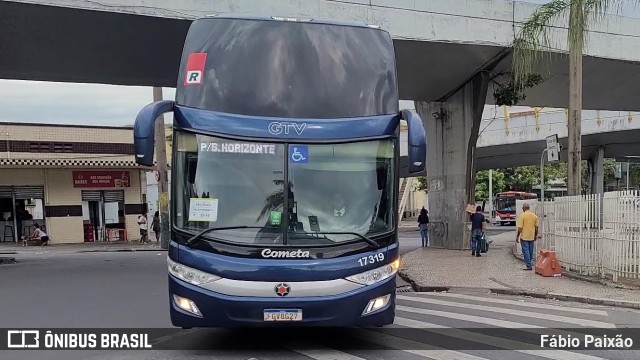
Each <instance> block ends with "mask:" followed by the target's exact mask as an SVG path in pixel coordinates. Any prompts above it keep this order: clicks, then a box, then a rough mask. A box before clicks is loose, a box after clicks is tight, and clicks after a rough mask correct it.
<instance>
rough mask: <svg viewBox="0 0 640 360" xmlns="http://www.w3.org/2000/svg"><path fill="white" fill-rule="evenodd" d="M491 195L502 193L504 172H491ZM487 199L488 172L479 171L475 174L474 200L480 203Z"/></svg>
mask: <svg viewBox="0 0 640 360" xmlns="http://www.w3.org/2000/svg"><path fill="white" fill-rule="evenodd" d="M492 178H493V179H492V187H493V194H497V193H499V192H502V191H504V189H505V180H504V172H502V171H499V170H497V171H493V174H492ZM488 198H489V170H483V171H479V172H478V173H477V174H476V200H478V201H482V200H486V199H488Z"/></svg>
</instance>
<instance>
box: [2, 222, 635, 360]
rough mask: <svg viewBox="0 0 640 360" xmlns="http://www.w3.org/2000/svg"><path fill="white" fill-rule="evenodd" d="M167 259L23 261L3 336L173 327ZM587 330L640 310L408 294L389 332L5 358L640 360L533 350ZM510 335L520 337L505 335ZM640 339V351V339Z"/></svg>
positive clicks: (162, 342)
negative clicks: (558, 332)
mask: <svg viewBox="0 0 640 360" xmlns="http://www.w3.org/2000/svg"><path fill="white" fill-rule="evenodd" d="M401 246H402V247H403V251H409V250H410V249H411V248H412V247H413V248H415V247H418V246H420V240H419V236H418V234H417V233H416V234H415V235H414V234H413V233H408V234H402V238H401ZM165 259H166V253H164V252H137V253H82V254H70V255H52V256H51V255H50V256H49V257H47V258H43V257H42V255H20V256H19V257H18V260H19V263H18V264H11V265H0V287H1V290H0V294H1V296H0V299H1V300H0V301H1V304H2V305H0V328H41V327H47V328H57V327H65V328H171V323H170V320H169V317H168V306H169V305H168V300H167V281H166V276H167V275H166V262H165V261H166V260H165ZM583 326H587V327H598V328H605V327H612V326H614V327H616V326H617V327H622V326H634V327H640V312H638V311H633V310H625V309H612V308H604V307H595V306H588V305H584V304H577V303H563V302H553V301H548V300H538V299H529V298H516V297H505V296H496V295H489V294H486V293H484V292H477V293H469V292H467V293H423V294H418V293H411V292H399V293H398V307H397V317H396V324H394V326H392V327H389V328H383V329H378V328H376V329H308V330H295V331H290V330H255V331H247V330H236V331H228V330H210V329H195V330H188V331H184V330H180V329H168V330H166V331H165V332H166V333H167V334H168V335H166V336H164V337H162V338H153V339H152V342H153V349H151V350H144V351H102V352H98V351H60V350H59V351H47V352H34V351H4V352H0V358H1V359H3V360H9V359H53V360H55V359H60V360H74V359H89V360H99V359H205V358H217V359H221V358H223V359H242V360H245V359H251V358H253V359H318V360H325V359H327V360H328V359H425V358H427V359H476V360H477V359H505V360H506V359H508V360H519V359H523V360H524V359H538V358H540V359H566V360H571V359H597V358H604V359H638V358H640V352H637V351H625V352H622V351H620V352H603V351H599V352H577V351H572V352H557V351H552V352H542V351H538V350H533V351H531V350H526V349H527V346H526V345H524V344H523V343H527V342H531V341H533V342H535V343H536V344H537V342H538V341H539V337H540V333H548V332H549V331H550V330H548V329H546V328H551V327H555V328H558V327H563V328H577V327H583ZM487 327H491V328H489V329H487ZM481 328H484V330H481ZM505 328H507V329H518V330H508V334H507V335H505V334H503V333H502V332H501V330H504V329H505ZM3 336H4V335H3ZM505 336H509V338H510V339H511V340H512V342H505V339H504V337H505ZM634 340H635V342H636V343H638V344H640V338H638V339H634ZM513 341H517V342H516V343H515V344H514V343H513ZM483 344H485V345H483ZM487 346H488V347H487ZM445 348H446V349H449V350H445ZM500 348H503V349H515V350H517V351H505V350H496V349H500ZM165 349H166V350H165ZM176 349H177V350H176ZM221 349H226V350H221ZM585 354H589V356H586V355H585Z"/></svg>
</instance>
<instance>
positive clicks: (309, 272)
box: [169, 242, 398, 282]
mask: <svg viewBox="0 0 640 360" xmlns="http://www.w3.org/2000/svg"><path fill="white" fill-rule="evenodd" d="M171 244H172V247H174V246H178V247H179V251H172V250H170V251H169V256H170V257H171V258H172V259H173V260H175V261H178V262H179V263H181V264H183V265H186V266H189V267H192V268H194V269H198V270H202V271H204V272H207V273H210V274H214V275H218V276H220V277H223V278H227V279H233V280H244V281H291V282H297V281H325V280H332V279H341V278H345V277H347V276H351V275H355V274H358V273H361V272H364V271H367V270H371V269H375V268H378V267H380V266H383V265H385V264H389V263H391V262H392V261H394V260H396V259H397V258H398V246H397V245H398V244H397V243H395V244H394V245H391V246H388V247H384V248H380V249H378V250H376V251H369V252H363V253H360V254H356V255H351V256H344V257H338V258H333V259H305V260H303V259H299V260H280V259H253V258H241V257H233V256H223V255H218V254H213V253H209V252H206V251H202V250H195V249H191V248H189V247H187V246H184V245H176V243H175V242H172V243H171ZM376 253H384V255H385V259H384V261H382V262H377V263H373V264H367V265H365V266H360V263H359V262H358V260H359V259H360V258H362V257H368V256H369V255H375V254H376ZM175 255H178V256H179V258H176V257H174V256H175Z"/></svg>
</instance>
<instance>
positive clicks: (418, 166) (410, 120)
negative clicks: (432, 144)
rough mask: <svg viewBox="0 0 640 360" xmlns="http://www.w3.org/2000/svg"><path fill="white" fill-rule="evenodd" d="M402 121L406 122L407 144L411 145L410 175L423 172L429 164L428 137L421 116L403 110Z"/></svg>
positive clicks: (409, 153)
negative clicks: (407, 129) (407, 130)
mask: <svg viewBox="0 0 640 360" xmlns="http://www.w3.org/2000/svg"><path fill="white" fill-rule="evenodd" d="M401 114H402V119H403V120H406V122H407V127H408V128H409V132H408V134H407V140H408V141H407V142H408V145H409V149H408V150H409V151H408V155H409V156H408V159H409V174H415V173H420V172H423V171H424V169H425V166H426V162H427V136H426V134H425V131H424V125H423V124H422V119H421V118H420V116H419V115H417V114H414V113H412V112H411V111H409V110H402V111H401Z"/></svg>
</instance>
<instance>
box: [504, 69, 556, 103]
mask: <svg viewBox="0 0 640 360" xmlns="http://www.w3.org/2000/svg"><path fill="white" fill-rule="evenodd" d="M542 82H544V78H543V77H542V75H540V74H527V76H526V77H525V79H524V80H523V81H522V82H517V81H516V79H515V78H514V77H513V76H511V77H510V78H509V81H507V82H506V83H504V84H501V83H499V82H496V81H494V82H493V83H494V84H495V88H494V90H493V99H494V101H495V104H496V105H497V106H503V105H506V106H515V105H517V104H518V103H519V102H521V101H524V100H526V98H527V96H526V94H525V90H526V89H528V88H531V87H534V86H536V85H539V84H541V83H542Z"/></svg>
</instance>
